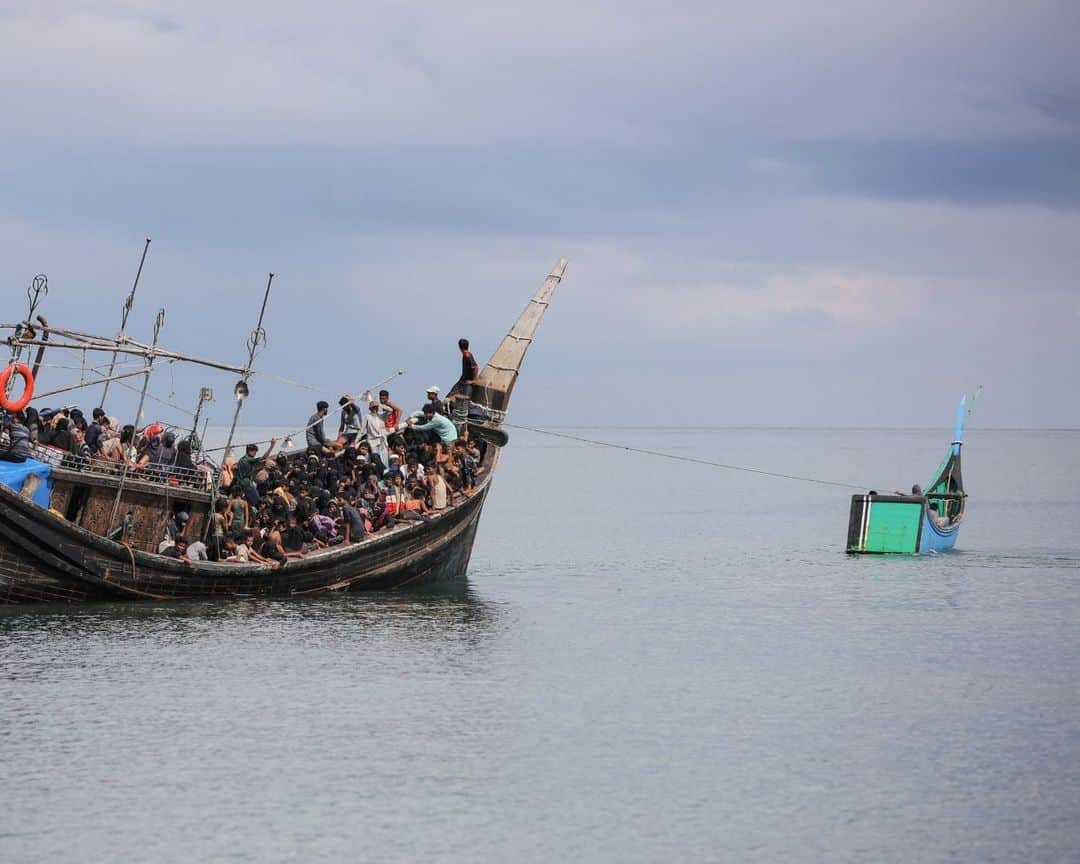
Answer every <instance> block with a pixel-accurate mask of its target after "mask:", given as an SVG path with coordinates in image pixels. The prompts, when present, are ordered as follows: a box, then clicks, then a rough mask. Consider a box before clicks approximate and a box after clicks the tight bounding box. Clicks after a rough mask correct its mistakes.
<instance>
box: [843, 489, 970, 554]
mask: <svg viewBox="0 0 1080 864" xmlns="http://www.w3.org/2000/svg"><path fill="white" fill-rule="evenodd" d="M959 533H960V524H959V523H954V524H952V525H950V526H941V525H939V524H937V523H936V522H935V520H934V517H933V516H932V515H931V512H930V508H929V506H928V503H927V498H926V496H924V495H876V494H867V495H852V496H851V514H850V516H849V518H848V540H847V551H848V552H849V553H852V554H874V555H886V554H897V555H915V554H918V553H920V552H944V551H946V550H948V549H952V548H953V547H954V546H955V545H956V538H957V535H958V534H959Z"/></svg>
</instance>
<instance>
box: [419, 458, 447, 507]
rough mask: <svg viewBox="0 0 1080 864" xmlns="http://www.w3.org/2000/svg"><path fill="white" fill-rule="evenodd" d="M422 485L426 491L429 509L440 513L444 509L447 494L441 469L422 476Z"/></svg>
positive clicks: (432, 470)
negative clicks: (429, 504) (425, 487)
mask: <svg viewBox="0 0 1080 864" xmlns="http://www.w3.org/2000/svg"><path fill="white" fill-rule="evenodd" d="M424 485H425V486H427V489H428V498H429V500H430V501H431V509H432V510H434V511H436V512H440V511H442V510H445V509H446V498H447V492H448V491H449V490H448V489H447V486H446V478H445V477H444V476H443V470H442V469H441V468H434V469H431V470H429V471H428V472H427V473H426V474H425V475H424Z"/></svg>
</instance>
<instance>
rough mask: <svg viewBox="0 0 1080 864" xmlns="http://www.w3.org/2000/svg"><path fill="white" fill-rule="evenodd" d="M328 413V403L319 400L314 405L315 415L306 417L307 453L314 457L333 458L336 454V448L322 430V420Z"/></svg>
mask: <svg viewBox="0 0 1080 864" xmlns="http://www.w3.org/2000/svg"><path fill="white" fill-rule="evenodd" d="M328 413H330V404H329V403H328V402H323V401H322V400H320V401H319V402H317V403H315V413H314V414H312V415H311V416H310V417H308V421H307V431H306V432H305V439H306V441H307V448H308V453H313V454H315V455H316V456H333V455H334V453H335V452H337V448H336V447H335V445H334V444H333V443H332V442H331V441H330V440H329V439H328V438H327V437H326V430H325V429H324V428H323V420H324V419H325V418H326V415H327V414H328Z"/></svg>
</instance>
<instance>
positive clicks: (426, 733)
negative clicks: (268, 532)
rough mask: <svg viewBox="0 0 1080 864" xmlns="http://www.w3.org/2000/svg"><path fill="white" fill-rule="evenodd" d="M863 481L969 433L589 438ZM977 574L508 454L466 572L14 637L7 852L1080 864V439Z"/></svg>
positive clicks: (649, 484) (1002, 482) (625, 433)
mask: <svg viewBox="0 0 1080 864" xmlns="http://www.w3.org/2000/svg"><path fill="white" fill-rule="evenodd" d="M574 431H575V433H576V434H584V435H587V436H591V437H597V438H603V439H606V440H610V441H617V442H622V443H627V444H634V445H638V446H643V447H649V448H668V449H670V450H671V451H672V452H676V453H679V454H683V455H687V456H695V457H702V458H711V459H716V460H719V461H723V462H730V463H738V464H745V465H752V466H758V467H762V468H767V469H770V470H778V471H789V472H792V473H797V474H807V475H813V476H815V477H821V478H826V479H832V480H842V481H852V482H855V483H859V484H865V485H867V486H873V487H874V488H877V489H879V490H886V489H894V488H900V489H905V488H908V487H910V485H911V484H912V483H914V482H919V483H925V482H926V481H928V480H929V479H930V475H931V473H932V472H933V469H934V468H935V467H936V465H937V463H938V460H939V459H940V457H941V456H942V455H943V454H944V449H945V446H946V445H947V443H948V440H949V432H948V431H947V430H946V431H938V432H925V431H808V430H764V431H762V430H678V431H675V432H672V433H661V432H659V431H656V430H631V429H604V430H574ZM968 440H969V444H968V446H967V448H965V452H964V458H965V463H964V469H965V476H966V481H967V486H968V491H969V492H970V494H971V500H970V504H969V510H968V522H967V524H966V525H965V526H964V528H963V530H962V532H961V535H960V541H959V544H958V546H959V548H958V550H957V551H956V552H954V553H949V554H942V555H936V556H924V557H919V558H914V557H911V558H907V557H897V558H880V557H866V558H848V557H846V556H845V555H844V554H843V544H844V540H845V536H846V528H847V510H848V503H849V495H850V490H844V489H841V488H830V487H827V486H820V485H812V484H808V483H797V482H791V481H784V480H775V479H770V478H767V477H761V476H754V475H750V474H740V473H733V472H730V471H723V470H716V469H710V468H705V467H702V466H696V465H692V464H685V463H675V462H669V461H664V460H659V459H655V458H649V457H645V456H637V455H634V454H630V453H627V452H625V451H618V450H608V449H601V448H596V447H588V446H583V445H579V444H574V443H571V442H566V441H559V440H556V439H552V438H543V437H539V436H537V435H535V434H532V433H528V432H517V433H512V441H511V445H510V447H509V448H508V449H507V450H506V451H505V453H504V459H503V462H502V465H501V466H500V469H499V473H498V476H497V477H496V481H495V486H494V489H493V491H492V494H491V496H490V498H489V500H488V503H487V506H486V509H485V513H484V517H483V521H482V524H481V528H480V533H479V537H478V540H477V544H476V549H475V553H474V556H473V561H472V567H471V570H470V573H469V575H468V578H467V579H462V580H461V581H460V582H458V583H456V584H451V585H446V586H442V587H441V588H440V589H438V590H432V591H428V592H426V593H390V594H379V595H368V596H365V595H345V596H334V597H328V598H325V599H320V600H308V601H303V602H299V601H253V600H240V601H235V602H212V603H211V602H189V603H180V604H172V605H97V606H88V607H82V608H55V607H48V608H46V607H42V608H36V609H35V608H26V609H6V610H4V611H2V612H0V745H2V747H0V861H3V862H37V861H40V862H58V861H78V862H104V861H123V862H139V861H147V862H173V861H176V862H193V861H200V862H201V861H253V862H256V861H257V862H264V861H304V862H306V861H316V860H332V861H344V860H350V861H509V860H526V861H551V860H587V861H619V862H624V861H672V860H675V861H706V860H708V861H739V862H744V861H815V862H816V861H859V862H866V861H874V862H891V861H896V862H913V861H919V862H933V861H972V862H989V861H1025V862H1026V861H1038V862H1043V861H1073V862H1075V861H1078V860H1080V433H1077V432H1004V431H984V430H979V429H972V430H971V431H970V432H969V434H968Z"/></svg>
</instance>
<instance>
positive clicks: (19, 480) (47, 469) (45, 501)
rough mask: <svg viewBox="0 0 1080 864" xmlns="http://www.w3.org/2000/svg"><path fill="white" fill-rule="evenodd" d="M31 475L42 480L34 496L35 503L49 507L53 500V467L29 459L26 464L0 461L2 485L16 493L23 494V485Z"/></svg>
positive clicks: (0, 481)
mask: <svg viewBox="0 0 1080 864" xmlns="http://www.w3.org/2000/svg"><path fill="white" fill-rule="evenodd" d="M31 474H37V475H38V477H40V478H41V484H40V485H39V486H38V488H37V491H36V492H35V493H34V495H33V502H34V503H35V504H40V505H41V506H42V507H46V508H47V507H48V506H49V501H50V499H51V498H52V465H50V464H49V463H48V462H38V461H37V459H27V460H26V461H25V462H4V461H2V460H0V483H3V484H4V485H5V486H10V487H11V488H12V489H14V490H15V491H16V492H22V488H23V483H24V482H26V478H27V477H29V476H30V475H31Z"/></svg>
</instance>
